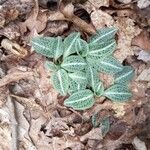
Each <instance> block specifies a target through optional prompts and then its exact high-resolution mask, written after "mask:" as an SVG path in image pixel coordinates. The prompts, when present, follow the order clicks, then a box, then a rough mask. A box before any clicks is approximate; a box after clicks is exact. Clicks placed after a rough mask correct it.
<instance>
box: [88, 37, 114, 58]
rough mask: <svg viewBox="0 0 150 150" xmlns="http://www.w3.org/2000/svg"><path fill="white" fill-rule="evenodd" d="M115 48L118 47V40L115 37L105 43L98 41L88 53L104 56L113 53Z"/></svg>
mask: <svg viewBox="0 0 150 150" xmlns="http://www.w3.org/2000/svg"><path fill="white" fill-rule="evenodd" d="M115 49H116V41H115V39H112V40H109V41H107V42H105V43H100V44H99V43H97V44H95V45H93V46H90V51H89V52H88V55H90V56H98V57H99V58H104V57H106V56H108V55H111V54H112V53H113V52H114V50H115Z"/></svg>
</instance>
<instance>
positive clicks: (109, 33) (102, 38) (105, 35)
mask: <svg viewBox="0 0 150 150" xmlns="http://www.w3.org/2000/svg"><path fill="white" fill-rule="evenodd" d="M116 33H117V29H116V28H114V27H111V28H103V29H100V30H98V31H97V33H96V34H95V35H93V36H92V37H91V38H90V45H95V44H97V43H103V42H106V41H108V40H110V39H112V38H114V36H115V34H116Z"/></svg>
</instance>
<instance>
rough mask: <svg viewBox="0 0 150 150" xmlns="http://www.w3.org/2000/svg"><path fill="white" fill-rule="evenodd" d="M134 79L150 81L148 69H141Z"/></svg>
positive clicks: (149, 70)
mask: <svg viewBox="0 0 150 150" xmlns="http://www.w3.org/2000/svg"><path fill="white" fill-rule="evenodd" d="M136 81H147V82H150V69H145V70H143V72H142V73H141V74H140V75H139V76H138V77H137V79H136Z"/></svg>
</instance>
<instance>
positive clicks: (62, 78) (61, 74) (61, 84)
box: [51, 69, 69, 96]
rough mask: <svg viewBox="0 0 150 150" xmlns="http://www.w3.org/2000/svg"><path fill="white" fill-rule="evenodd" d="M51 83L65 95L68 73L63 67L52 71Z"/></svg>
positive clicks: (67, 86) (67, 85)
mask: <svg viewBox="0 0 150 150" xmlns="http://www.w3.org/2000/svg"><path fill="white" fill-rule="evenodd" d="M51 81H52V85H53V86H54V88H55V89H56V90H57V91H58V92H59V93H60V94H61V95H64V96H65V95H66V94H67V92H68V88H69V79H68V74H67V72H66V71H65V70H64V69H60V70H58V71H56V72H54V73H53V75H52V77H51Z"/></svg>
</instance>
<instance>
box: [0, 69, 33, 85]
mask: <svg viewBox="0 0 150 150" xmlns="http://www.w3.org/2000/svg"><path fill="white" fill-rule="evenodd" d="M31 77H33V72H32V71H25V72H24V71H20V70H15V71H14V72H10V73H9V74H7V75H6V76H5V77H3V78H2V79H0V87H2V86H5V85H7V84H9V83H11V82H16V81H19V80H21V79H27V78H31Z"/></svg>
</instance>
